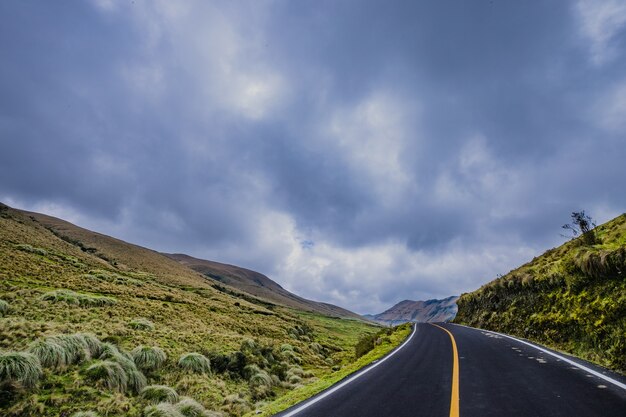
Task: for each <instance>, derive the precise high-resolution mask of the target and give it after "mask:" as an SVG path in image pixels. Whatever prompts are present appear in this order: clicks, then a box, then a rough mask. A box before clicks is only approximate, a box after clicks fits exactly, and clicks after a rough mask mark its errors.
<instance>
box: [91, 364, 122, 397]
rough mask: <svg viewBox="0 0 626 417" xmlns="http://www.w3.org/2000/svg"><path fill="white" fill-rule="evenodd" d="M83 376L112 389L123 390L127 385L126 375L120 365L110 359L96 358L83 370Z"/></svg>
mask: <svg viewBox="0 0 626 417" xmlns="http://www.w3.org/2000/svg"><path fill="white" fill-rule="evenodd" d="M84 374H85V376H86V377H87V378H88V379H90V380H92V381H94V382H96V383H101V384H102V385H104V386H105V387H107V388H108V389H110V390H112V391H119V392H124V391H126V388H127V385H128V377H127V376H126V372H124V369H123V368H122V366H121V365H120V364H119V363H117V362H113V361H110V360H97V361H94V362H93V363H92V364H90V365H89V366H87V367H86V368H85V370H84Z"/></svg>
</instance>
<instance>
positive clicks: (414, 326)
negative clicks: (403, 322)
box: [282, 323, 417, 417]
mask: <svg viewBox="0 0 626 417" xmlns="http://www.w3.org/2000/svg"><path fill="white" fill-rule="evenodd" d="M416 331H417V323H413V332H412V333H411V336H409V338H408V339H406V340H405V341H404V343H402V344H401V345H400V346H399V347H398V348H396V350H394V351H393V352H391V353H390V354H388V355H387V356H385V357H384V358H383V359H381V360H379V361H378V362H376V363H375V364H374V365H371V366H370V367H369V368H366V369H364V370H362V371H359V372H358V373H357V374H356V375H353V376H352V377H350V378H349V379H347V380H345V381H343V382H342V383H341V384H339V385H337V386H335V387H334V388H331V389H329V390H327V391H325V392H323V393H322V394H319V395H318V396H317V397H314V398H313V399H312V400H310V401H309V402H307V403H305V404H303V405H301V406H300V407H298V408H296V409H295V410H292V411H290V412H289V413H287V414H284V415H283V416H282V417H291V416H295V415H296V414H298V413H299V412H300V411H302V410H304V409H306V408H309V407H310V406H312V405H313V404H315V403H316V402H318V401H321V400H323V399H324V398H326V397H328V396H329V395H331V394H332V393H334V392H335V391H338V390H340V389H341V388H343V387H345V386H346V385H348V384H349V383H351V382H352V381H354V380H355V379H357V378H360V377H361V376H363V375H365V374H366V373H368V372H369V371H371V370H372V369H374V368H376V367H377V366H378V365H380V364H382V363H383V362H385V361H386V360H387V359H389V358H391V357H392V356H393V355H395V354H396V353H398V352H399V351H400V350H401V349H402V348H403V347H405V346H406V344H407V343H409V342H410V341H411V339H412V338H413V335H415V332H416Z"/></svg>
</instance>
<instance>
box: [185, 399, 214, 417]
mask: <svg viewBox="0 0 626 417" xmlns="http://www.w3.org/2000/svg"><path fill="white" fill-rule="evenodd" d="M175 407H176V409H177V410H178V411H179V412H180V413H181V414H182V415H183V416H185V417H218V416H221V413H215V412H212V411H208V410H207V409H206V408H204V406H203V405H202V404H200V403H199V402H197V401H196V400H194V399H193V398H189V397H185V398H183V399H181V400H180V402H179V403H177V404H176V405H175Z"/></svg>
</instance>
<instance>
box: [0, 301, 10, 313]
mask: <svg viewBox="0 0 626 417" xmlns="http://www.w3.org/2000/svg"><path fill="white" fill-rule="evenodd" d="M9 309H10V306H9V303H7V302H6V301H4V300H0V317H4V316H6V315H7V314H9Z"/></svg>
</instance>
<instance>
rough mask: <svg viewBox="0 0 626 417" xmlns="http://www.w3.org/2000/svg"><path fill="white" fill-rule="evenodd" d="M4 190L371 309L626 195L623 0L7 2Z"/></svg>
mask: <svg viewBox="0 0 626 417" xmlns="http://www.w3.org/2000/svg"><path fill="white" fill-rule="evenodd" d="M0 62H1V63H2V64H0V141H1V142H0V143H1V151H0V201H3V202H4V203H6V204H10V205H13V206H16V207H19V208H25V209H30V210H36V211H42V212H45V213H49V214H52V215H56V216H60V217H63V218H65V219H68V220H70V221H73V222H75V223H77V224H79V225H81V226H83V227H87V228H91V229H94V230H97V231H99V232H102V233H106V234H110V235H114V236H116V237H120V238H122V239H125V240H127V241H130V242H133V243H137V244H141V245H144V246H148V247H150V248H154V249H156V250H161V251H167V252H185V253H188V254H190V255H194V256H197V257H200V258H205V259H212V260H217V261H221V262H228V263H233V264H236V265H240V266H244V267H248V268H251V269H255V270H258V271H260V272H263V273H265V274H267V275H269V276H270V277H271V278H273V279H274V280H276V281H277V282H279V283H280V284H281V285H283V286H284V287H285V288H287V289H289V290H292V291H294V292H296V293H298V294H300V295H302V296H305V297H308V298H312V299H316V300H320V301H326V302H331V303H335V304H339V305H341V306H344V307H347V308H350V309H353V310H354V311H357V312H360V313H367V312H379V311H382V310H384V309H385V308H387V307H389V306H390V305H391V304H394V303H396V302H398V301H400V300H402V299H406V298H410V299H427V298H434V297H445V296H448V295H452V294H460V293H462V292H466V291H471V290H473V289H475V288H477V287H479V286H480V285H482V284H484V283H485V282H487V281H489V280H491V279H492V278H494V277H495V276H496V275H497V274H499V273H506V272H507V271H509V270H510V269H512V268H514V267H516V266H518V265H519V264H521V263H523V262H525V261H527V260H529V259H531V258H532V257H533V256H536V255H538V254H540V253H542V252H543V251H545V250H546V249H549V248H551V247H553V246H555V245H558V244H560V243H561V242H563V240H564V238H563V237H561V236H560V225H562V224H563V223H565V222H566V221H567V220H568V216H569V213H570V212H571V211H574V210H581V209H585V210H587V212H588V213H590V214H591V215H592V216H593V217H594V218H596V220H597V221H598V222H603V221H606V220H609V219H610V218H612V217H614V216H616V215H618V214H620V213H622V212H623V211H624V206H625V205H626V193H624V180H625V179H626V163H624V161H625V160H626V73H625V72H624V68H626V5H624V3H623V2H622V1H619V0H606V1H601V0H598V1H592V0H580V1H577V2H567V1H545V2H532V3H528V2H507V1H486V0H485V1H483V0H477V1H437V2H426V1H423V2H422V1H391V2H380V1H365V0H361V1H297V2H292V1H215V2H205V1H180V2H171V1H139V0H136V1H125V0H124V1H123V0H119V1H115V0H98V1H92V2H85V1H75V2H71V1H68V2H62V3H57V2H55V3H52V2H43V1H42V2H2V3H1V4H0Z"/></svg>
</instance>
